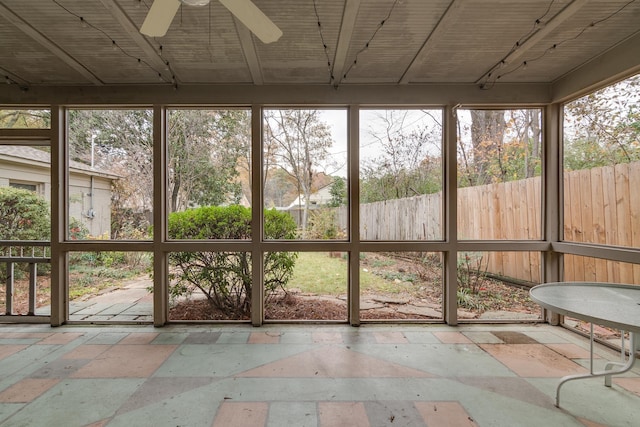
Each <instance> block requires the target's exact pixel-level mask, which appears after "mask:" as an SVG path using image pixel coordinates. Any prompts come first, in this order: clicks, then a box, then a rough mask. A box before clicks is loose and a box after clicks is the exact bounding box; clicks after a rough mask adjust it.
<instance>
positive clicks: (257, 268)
mask: <svg viewBox="0 0 640 427" xmlns="http://www.w3.org/2000/svg"><path fill="white" fill-rule="evenodd" d="M262 157H263V153H262V107H261V106H260V105H253V106H252V107H251V165H250V166H251V167H250V170H251V172H252V173H251V207H252V209H251V284H252V285H251V324H252V325H253V326H261V325H262V323H263V321H264V280H263V279H264V273H263V272H264V248H263V247H264V245H263V240H264V224H263V220H262V218H263V216H262V209H263V207H264V202H263V197H264V195H263V194H262V188H263V179H264V177H263V166H262V165H263V159H262Z"/></svg>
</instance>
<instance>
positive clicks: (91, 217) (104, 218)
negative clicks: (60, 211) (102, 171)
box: [69, 173, 111, 239]
mask: <svg viewBox="0 0 640 427" xmlns="http://www.w3.org/2000/svg"><path fill="white" fill-rule="evenodd" d="M92 178H93V190H92ZM69 218H70V220H71V218H75V219H76V220H78V221H79V222H80V223H81V224H82V225H84V226H85V227H86V228H87V229H88V230H89V234H90V235H91V236H93V237H102V238H107V239H108V238H109V237H110V236H111V181H110V180H109V179H105V178H100V177H91V176H87V175H80V174H73V173H72V174H70V176H69Z"/></svg>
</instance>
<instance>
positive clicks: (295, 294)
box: [264, 252, 348, 321]
mask: <svg viewBox="0 0 640 427" xmlns="http://www.w3.org/2000/svg"><path fill="white" fill-rule="evenodd" d="M347 268H348V254H347V253H346V252H270V253H267V254H266V255H265V272H264V276H265V290H264V292H265V294H264V295H265V320H342V321H346V320H347Z"/></svg>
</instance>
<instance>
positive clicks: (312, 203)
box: [287, 183, 333, 209]
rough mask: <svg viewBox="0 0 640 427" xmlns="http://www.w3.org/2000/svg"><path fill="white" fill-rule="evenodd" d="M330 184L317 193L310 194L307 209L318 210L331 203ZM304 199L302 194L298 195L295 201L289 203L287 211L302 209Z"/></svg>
mask: <svg viewBox="0 0 640 427" xmlns="http://www.w3.org/2000/svg"><path fill="white" fill-rule="evenodd" d="M331 184H333V183H329V184H327V185H325V186H324V187H322V188H319V189H318V190H317V191H315V192H313V193H311V195H310V196H309V209H315V208H319V207H321V206H324V205H326V204H327V203H329V202H330V201H331ZM304 204H305V198H304V194H300V195H299V196H298V197H296V199H295V200H294V201H293V202H291V204H290V205H289V206H288V207H287V209H301V208H304Z"/></svg>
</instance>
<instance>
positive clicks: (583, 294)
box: [529, 282, 640, 407]
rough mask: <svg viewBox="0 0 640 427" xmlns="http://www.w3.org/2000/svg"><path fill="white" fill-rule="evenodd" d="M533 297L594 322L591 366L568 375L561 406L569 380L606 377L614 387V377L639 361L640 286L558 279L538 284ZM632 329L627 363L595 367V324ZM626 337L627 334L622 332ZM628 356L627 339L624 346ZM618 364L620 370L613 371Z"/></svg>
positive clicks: (609, 385) (559, 310) (579, 317)
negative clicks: (585, 371) (595, 369)
mask: <svg viewBox="0 0 640 427" xmlns="http://www.w3.org/2000/svg"><path fill="white" fill-rule="evenodd" d="M529 293H530V295H531V299H532V300H533V301H535V302H537V303H538V304H540V305H541V306H542V307H544V308H546V309H548V310H551V311H553V312H554V313H558V314H562V315H565V316H571V317H573V318H576V319H579V320H583V321H586V322H590V323H591V334H590V338H591V348H590V353H591V369H590V372H589V373H588V374H580V375H568V376H566V377H563V378H562V379H561V380H560V384H558V387H557V389H556V406H558V407H559V406H560V387H562V385H563V384H564V383H566V382H567V381H572V380H577V379H582V378H592V377H600V376H604V377H605V386H607V387H611V376H612V375H617V374H622V373H624V372H627V371H629V370H630V369H631V368H632V367H633V364H634V362H635V353H636V351H637V350H638V344H639V342H638V334H640V286H638V285H621V284H612V283H596V282H557V283H546V284H543V285H538V286H535V287H533V288H531V290H530V291H529ZM594 324H596V325H601V326H606V327H609V328H614V329H619V330H621V331H626V332H629V337H630V339H629V349H630V351H629V358H628V359H627V361H626V362H621V363H618V362H608V363H607V364H606V365H605V368H604V370H603V371H600V372H594V370H593V325H594ZM622 336H623V337H624V333H623V334H622ZM621 353H622V358H623V359H624V355H625V349H624V341H623V345H622V350H621ZM614 366H619V369H616V370H613V369H612V368H613V367H614Z"/></svg>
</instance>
